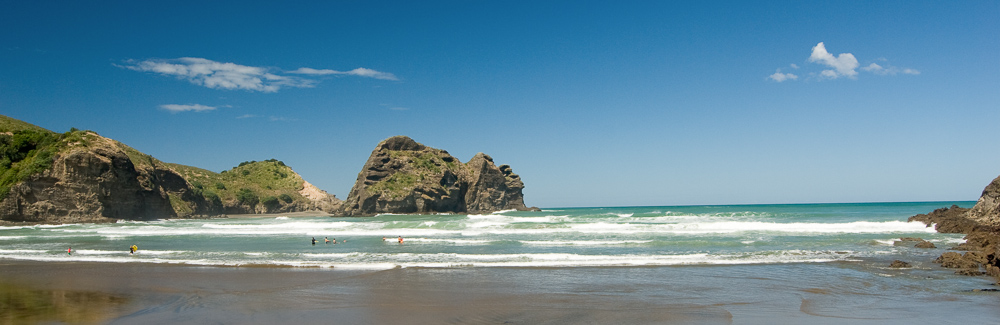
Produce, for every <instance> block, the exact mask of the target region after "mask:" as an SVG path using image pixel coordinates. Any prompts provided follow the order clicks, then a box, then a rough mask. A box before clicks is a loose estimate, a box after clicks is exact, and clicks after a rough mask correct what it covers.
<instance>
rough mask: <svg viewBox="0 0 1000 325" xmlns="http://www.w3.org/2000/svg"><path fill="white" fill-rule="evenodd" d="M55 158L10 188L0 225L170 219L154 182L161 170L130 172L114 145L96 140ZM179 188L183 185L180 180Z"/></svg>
mask: <svg viewBox="0 0 1000 325" xmlns="http://www.w3.org/2000/svg"><path fill="white" fill-rule="evenodd" d="M84 137H85V138H86V139H87V141H86V142H87V143H85V144H83V143H81V144H79V145H73V146H70V147H69V148H68V149H66V150H63V151H61V152H60V153H59V154H57V155H56V156H55V157H54V158H53V161H52V167H51V168H49V169H48V170H45V171H43V172H41V173H39V174H35V175H32V176H30V177H28V178H27V179H26V180H24V181H23V182H20V183H17V184H14V185H13V186H11V188H10V191H9V192H8V193H7V195H6V197H4V198H3V200H2V201H0V219H3V220H7V221H28V222H59V223H66V222H107V221H113V220H117V219H139V220H148V219H159V218H170V217H175V216H176V214H175V213H174V211H173V209H172V208H171V206H170V200H169V198H168V196H167V194H166V190H165V189H164V187H163V186H162V185H160V182H158V180H159V179H161V178H162V179H165V180H167V183H169V182H170V181H176V179H178V178H180V177H179V176H177V175H176V174H173V173H170V172H169V171H164V170H159V171H158V170H152V171H150V170H142V171H139V170H136V168H135V165H133V163H132V161H131V159H129V157H128V155H127V154H126V153H125V152H124V150H121V148H119V147H118V145H117V144H116V143H115V142H114V141H112V140H110V139H107V138H103V137H99V136H97V135H96V134H93V133H91V134H87V135H84ZM181 181H182V182H183V180H181Z"/></svg>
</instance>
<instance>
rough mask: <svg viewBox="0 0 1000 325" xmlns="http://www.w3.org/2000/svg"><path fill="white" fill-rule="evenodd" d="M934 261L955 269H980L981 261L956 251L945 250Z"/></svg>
mask: <svg viewBox="0 0 1000 325" xmlns="http://www.w3.org/2000/svg"><path fill="white" fill-rule="evenodd" d="M934 263H940V264H941V266H943V267H947V268H953V269H972V268H974V269H979V263H976V261H974V260H972V259H969V258H966V257H965V256H963V255H962V254H959V253H956V252H945V253H944V254H941V256H940V257H938V258H937V259H935V260H934Z"/></svg>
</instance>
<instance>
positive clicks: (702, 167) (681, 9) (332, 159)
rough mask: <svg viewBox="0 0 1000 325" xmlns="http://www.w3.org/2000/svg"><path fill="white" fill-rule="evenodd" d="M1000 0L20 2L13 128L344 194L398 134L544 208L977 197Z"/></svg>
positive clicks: (985, 164) (991, 167)
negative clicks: (490, 165) (254, 168)
mask: <svg viewBox="0 0 1000 325" xmlns="http://www.w3.org/2000/svg"><path fill="white" fill-rule="evenodd" d="M998 36H1000V3H998V2H996V1H961V2H919V1H878V2H871V1H858V2H855V1H838V2H818V1H788V2H766V3H756V2H745V1H692V2H675V1H648V2H639V1H635V2H632V1H627V2H625V3H622V4H609V3H607V2H596V1H595V2H588V1H566V2H557V1H545V2H541V3H539V2H537V1H447V2H437V1H433V2H423V1H399V2H382V1H338V2H330V3H327V2H322V3H313V2H291V3H289V2H255V1H240V2H223V1H207V2H205V1H197V2H177V3H173V2H171V3H162V2H149V1H129V2H100V3H95V2H84V1H3V2H2V5H0V114H4V115H8V116H11V117H14V118H18V119H21V120H24V121H27V122H30V123H34V124H37V125H40V126H42V127H45V128H48V129H51V130H54V131H59V132H62V131H66V130H68V129H69V128H70V127H76V128H80V129H90V130H94V131H97V132H98V133H100V134H101V135H104V136H107V137H110V138H114V139H116V140H119V141H122V142H124V143H126V144H128V145H131V146H133V147H135V148H137V149H139V150H141V151H143V152H146V153H149V154H151V155H153V156H155V157H157V158H159V159H161V160H164V161H167V162H175V163H181V164H186V165H193V166H198V167H202V168H207V169H210V170H214V171H221V170H225V169H229V168H231V167H233V166H235V165H237V164H239V163H240V162H242V161H246V160H264V159H269V158H277V159H279V160H282V161H284V162H285V163H287V164H288V165H289V166H291V167H292V168H293V169H295V170H296V171H297V172H299V173H300V174H302V175H303V177H305V178H306V179H307V180H309V181H310V182H312V183H314V184H315V185H317V186H319V187H320V188H322V189H325V190H327V191H329V192H331V193H334V194H336V195H337V196H338V197H340V198H346V196H347V193H348V191H349V190H350V188H351V186H352V185H353V183H354V180H355V179H356V177H357V173H358V172H359V171H360V169H361V166H362V165H363V164H364V162H365V160H366V159H367V158H368V155H369V154H370V153H371V150H372V149H373V148H374V147H375V145H376V144H377V143H378V142H379V141H381V140H382V139H384V138H387V137H390V136H393V135H398V134H402V135H407V136H410V137H412V138H414V139H415V140H417V141H419V142H421V143H424V144H426V145H430V146H433V147H437V148H442V149H445V150H448V151H449V152H450V153H451V154H452V155H454V156H456V157H458V158H459V159H462V160H463V161H465V160H468V159H469V158H471V157H472V156H473V155H474V154H475V153H476V152H480V151H482V152H485V153H487V154H490V155H491V156H493V158H494V159H495V161H496V162H497V163H498V164H510V165H511V166H512V167H513V169H514V172H516V173H518V174H520V175H521V176H522V179H523V180H524V182H525V184H526V188H525V190H524V192H525V201H526V203H527V204H528V205H536V206H541V207H562V206H625V205H688V204H743V203H813V202H873V201H927V200H975V199H977V198H978V197H979V194H980V192H981V191H982V189H983V187H985V186H986V184H988V183H989V182H990V180H992V179H993V178H994V177H996V176H997V175H1000V150H997V145H996V139H1000V134H998V133H1000V128H998V125H1000V124H998V121H1000V76H998V73H1000V56H998V53H1000V37H998Z"/></svg>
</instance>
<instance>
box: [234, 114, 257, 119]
mask: <svg viewBox="0 0 1000 325" xmlns="http://www.w3.org/2000/svg"><path fill="white" fill-rule="evenodd" d="M254 117H259V116H257V115H253V114H243V115H240V116H237V117H236V118H237V119H245V118H254Z"/></svg>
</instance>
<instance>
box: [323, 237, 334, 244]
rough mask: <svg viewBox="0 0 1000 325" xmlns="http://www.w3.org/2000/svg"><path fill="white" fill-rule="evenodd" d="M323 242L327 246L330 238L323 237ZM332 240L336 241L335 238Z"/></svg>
mask: <svg viewBox="0 0 1000 325" xmlns="http://www.w3.org/2000/svg"><path fill="white" fill-rule="evenodd" d="M323 240H324V241H326V243H327V244H329V243H330V238H327V237H323ZM334 240H337V239H336V238H334Z"/></svg>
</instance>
